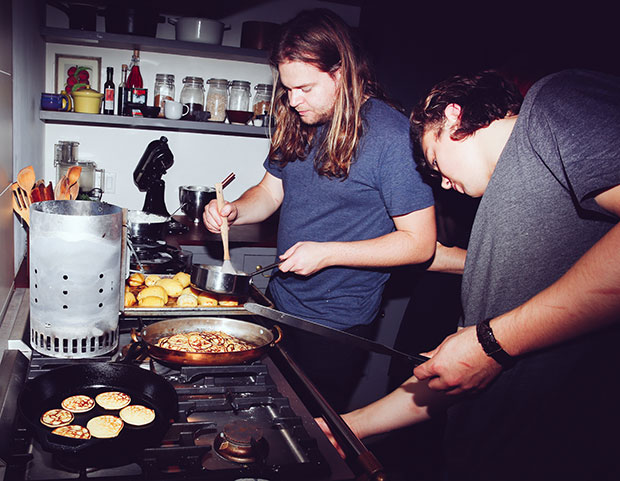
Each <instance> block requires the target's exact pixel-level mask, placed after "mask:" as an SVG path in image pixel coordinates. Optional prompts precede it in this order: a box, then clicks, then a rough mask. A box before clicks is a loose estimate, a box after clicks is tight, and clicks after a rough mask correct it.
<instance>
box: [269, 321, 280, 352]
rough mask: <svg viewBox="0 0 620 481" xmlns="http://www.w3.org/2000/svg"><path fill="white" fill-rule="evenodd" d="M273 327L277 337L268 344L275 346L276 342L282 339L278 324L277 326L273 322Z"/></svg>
mask: <svg viewBox="0 0 620 481" xmlns="http://www.w3.org/2000/svg"><path fill="white" fill-rule="evenodd" d="M273 327H274V329H275V330H276V331H277V332H278V337H277V338H276V339H274V340H273V341H271V344H270V346H271V347H273V346H275V345H276V344H277V343H279V342H280V341H281V340H282V329H281V328H280V326H278V325H277V324H274V325H273Z"/></svg>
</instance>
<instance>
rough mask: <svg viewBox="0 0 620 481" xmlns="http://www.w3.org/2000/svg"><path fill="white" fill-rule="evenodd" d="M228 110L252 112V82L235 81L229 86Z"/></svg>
mask: <svg viewBox="0 0 620 481" xmlns="http://www.w3.org/2000/svg"><path fill="white" fill-rule="evenodd" d="M228 85H229V87H230V91H229V94H228V110H241V111H244V112H249V110H250V97H251V94H250V82H247V81H245V80H233V81H232V82H230V83H229V84H228Z"/></svg>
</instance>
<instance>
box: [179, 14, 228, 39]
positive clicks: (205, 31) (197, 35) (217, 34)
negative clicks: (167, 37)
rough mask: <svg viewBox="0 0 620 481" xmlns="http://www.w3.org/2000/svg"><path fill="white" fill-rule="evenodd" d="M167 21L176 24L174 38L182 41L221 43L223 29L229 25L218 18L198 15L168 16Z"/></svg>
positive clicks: (226, 28)
mask: <svg viewBox="0 0 620 481" xmlns="http://www.w3.org/2000/svg"><path fill="white" fill-rule="evenodd" d="M168 22H169V23H170V24H172V25H175V26H176V39H177V40H181V41H183V42H199V43H208V44H212V45H221V44H222V37H223V35H224V30H230V26H226V25H224V24H223V23H222V22H220V21H218V20H211V19H210V18H200V17H181V18H178V19H177V18H169V19H168Z"/></svg>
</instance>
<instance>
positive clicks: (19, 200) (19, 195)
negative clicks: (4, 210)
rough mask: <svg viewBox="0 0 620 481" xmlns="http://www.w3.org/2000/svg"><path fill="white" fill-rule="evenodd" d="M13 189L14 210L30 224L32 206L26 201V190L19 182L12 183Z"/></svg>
mask: <svg viewBox="0 0 620 481" xmlns="http://www.w3.org/2000/svg"><path fill="white" fill-rule="evenodd" d="M11 190H12V191H13V210H15V212H17V214H18V215H19V216H20V217H21V218H22V219H24V220H25V221H26V224H28V225H30V207H29V206H28V205H27V204H26V203H25V202H24V195H25V192H23V191H22V189H21V187H20V186H19V184H18V183H17V182H13V183H12V184H11Z"/></svg>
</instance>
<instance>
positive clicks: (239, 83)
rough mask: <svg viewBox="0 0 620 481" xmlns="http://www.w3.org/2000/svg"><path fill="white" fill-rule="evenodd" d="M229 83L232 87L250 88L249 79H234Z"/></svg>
mask: <svg viewBox="0 0 620 481" xmlns="http://www.w3.org/2000/svg"><path fill="white" fill-rule="evenodd" d="M229 85H230V86H231V87H239V88H244V89H249V88H250V82H248V81H247V80H233V81H231V82H230V84H229Z"/></svg>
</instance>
